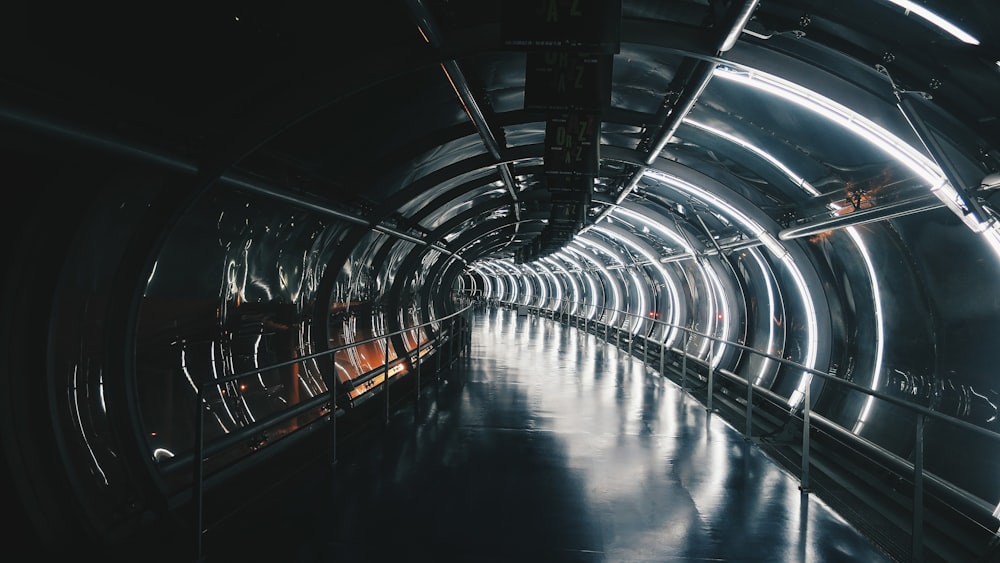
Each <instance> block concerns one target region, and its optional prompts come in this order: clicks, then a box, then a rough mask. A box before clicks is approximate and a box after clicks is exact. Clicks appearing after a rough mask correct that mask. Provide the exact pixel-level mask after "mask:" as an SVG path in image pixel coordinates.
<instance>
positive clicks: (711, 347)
mask: <svg viewBox="0 0 1000 563" xmlns="http://www.w3.org/2000/svg"><path fill="white" fill-rule="evenodd" d="M713 356H715V340H712V339H709V340H708V403H707V408H708V410H712V391H713V388H714V387H715V384H714V382H713V380H714V379H715V377H714V376H715V367H714V366H713V365H712V357H713Z"/></svg>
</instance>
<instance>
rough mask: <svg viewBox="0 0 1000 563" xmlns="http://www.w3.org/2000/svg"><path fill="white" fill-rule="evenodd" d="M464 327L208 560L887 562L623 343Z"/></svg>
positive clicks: (545, 325) (489, 324) (518, 323)
mask: <svg viewBox="0 0 1000 563" xmlns="http://www.w3.org/2000/svg"><path fill="white" fill-rule="evenodd" d="M474 323H475V326H474V329H473V335H472V342H473V344H472V349H471V353H470V354H469V357H468V358H462V359H460V360H458V361H457V363H456V367H455V369H454V370H452V372H451V373H450V374H449V375H448V379H442V380H441V381H439V382H437V383H434V384H431V385H429V386H428V387H426V388H425V389H424V391H423V393H422V395H421V397H420V400H419V404H416V402H415V401H411V402H410V405H409V406H407V407H405V408H403V409H402V410H398V411H396V412H394V413H393V414H392V415H391V417H390V421H389V423H388V424H387V425H386V426H385V427H380V428H377V429H374V430H371V431H368V432H367V433H365V434H363V435H362V437H361V438H358V439H354V440H352V441H351V442H349V443H344V444H342V445H339V446H338V449H337V458H338V463H337V464H336V466H335V467H333V468H332V469H331V468H330V467H329V466H325V467H323V468H315V469H314V470H312V471H311V472H305V473H303V474H301V475H297V476H296V477H295V478H294V479H293V485H292V486H291V487H290V488H285V489H283V492H282V495H281V496H280V498H275V499H272V501H271V503H270V504H269V505H268V507H267V511H266V512H264V513H262V515H261V516H259V517H254V518H253V519H248V520H244V522H246V525H237V526H235V527H234V528H233V531H232V532H231V533H232V534H233V535H229V533H227V535H226V536H224V537H215V538H214V539H213V538H211V537H209V538H207V540H206V554H207V555H206V560H207V561H212V562H216V561H242V562H246V561H282V562H285V561H295V562H301V563H313V562H317V563H318V562H362V561H364V562H370V561H434V562H437V563H443V562H453V561H454V562H469V563H485V562H491V563H492V562H511V561H517V562H528V561H539V562H541V561H544V562H564V561H566V562H568V561H573V562H581V563H589V562H609V563H611V562H614V563H638V562H644V563H645V562H668V561H683V562H692V561H744V562H752V561H767V562H785V561H789V562H807V561H808V562H817V563H819V562H828V561H864V562H868V563H870V562H879V561H890V559H888V558H887V557H886V556H885V555H884V554H882V552H881V551H880V550H879V549H878V548H877V547H875V546H874V545H873V544H872V543H871V542H869V541H868V540H867V539H865V537H863V536H862V535H861V534H860V533H859V532H858V531H856V530H854V529H852V528H851V527H850V526H849V525H848V524H847V523H845V521H844V520H843V519H841V518H840V517H839V516H838V515H837V514H836V513H834V512H833V511H831V510H830V508H829V507H828V506H827V505H825V504H824V503H823V502H822V501H821V500H820V499H818V498H815V497H814V496H811V495H809V494H804V493H802V492H801V491H800V490H799V489H798V486H797V480H796V478H795V477H794V476H792V475H790V474H788V473H787V472H786V471H785V470H783V469H781V468H780V467H779V466H778V465H777V464H775V463H774V462H772V461H771V460H770V459H769V458H768V457H767V456H765V455H764V454H763V453H762V452H761V451H760V450H759V449H758V448H757V447H756V446H754V445H753V444H751V443H748V442H746V441H745V440H744V439H743V438H742V436H741V435H740V433H739V432H738V431H736V430H735V429H733V428H732V427H730V426H729V425H728V424H726V423H725V422H724V421H723V420H721V419H720V418H718V417H717V416H712V415H711V414H710V413H709V412H708V411H706V409H705V408H704V407H703V406H702V405H701V404H700V403H697V402H696V401H694V400H693V399H691V398H690V397H687V396H686V395H683V394H682V393H681V392H680V389H679V388H677V387H676V386H675V385H674V384H673V383H670V382H667V381H665V380H663V379H661V378H659V377H657V376H656V375H655V374H654V373H653V372H651V371H649V370H645V369H644V368H643V366H642V364H641V363H640V362H638V361H636V360H634V359H632V358H630V357H629V356H628V355H627V354H626V353H625V352H622V351H619V350H616V349H615V348H614V347H611V346H609V345H607V344H605V343H604V342H603V341H601V340H599V339H597V338H596V337H594V336H592V335H587V334H585V333H582V332H579V331H577V330H576V329H574V328H569V327H565V326H561V325H559V324H556V323H554V322H552V321H549V320H545V319H538V318H535V317H526V316H518V315H517V314H516V312H515V311H511V310H506V309H501V310H487V311H484V312H481V313H478V314H477V315H476V317H475V321H474ZM223 544H225V545H226V547H223Z"/></svg>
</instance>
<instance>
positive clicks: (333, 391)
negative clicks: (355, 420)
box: [330, 350, 340, 466]
mask: <svg viewBox="0 0 1000 563" xmlns="http://www.w3.org/2000/svg"><path fill="white" fill-rule="evenodd" d="M330 361H331V362H332V364H333V365H332V366H331V369H330V373H331V374H332V375H331V376H330V465H331V466H333V465H337V380H338V379H340V378H339V377H337V351H336V350H334V352H333V354H331V360H330Z"/></svg>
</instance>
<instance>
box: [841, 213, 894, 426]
mask: <svg viewBox="0 0 1000 563" xmlns="http://www.w3.org/2000/svg"><path fill="white" fill-rule="evenodd" d="M847 234H848V235H849V236H850V237H851V240H852V241H854V245H855V246H857V247H858V253H859V254H861V258H862V260H863V261H864V263H865V269H866V270H867V271H868V283H869V284H870V287H871V292H872V302H873V303H872V304H873V306H874V309H875V310H874V311H873V316H874V318H875V365H874V366H872V382H871V389H872V390H873V391H877V390H878V387H879V383H880V382H881V377H882V364H883V361H884V359H885V319H884V318H883V317H882V313H883V309H882V291H881V289H880V288H879V283H878V275H877V271H876V270H875V264H874V263H873V262H872V258H871V253H870V252H869V251H868V247H867V246H865V243H864V241H863V240H861V233H859V232H858V231H857V229H855V228H854V227H849V228H848V229H847ZM874 403H875V397H874V396H872V395H868V398H867V399H865V405H864V407H863V408H862V409H861V413H860V414H859V415H858V420H857V422H855V424H854V428H853V432H854V433H855V434H858V433H860V432H861V430H862V428H863V427H864V425H865V422H867V421H868V414H869V412H871V409H872V407H873V406H874Z"/></svg>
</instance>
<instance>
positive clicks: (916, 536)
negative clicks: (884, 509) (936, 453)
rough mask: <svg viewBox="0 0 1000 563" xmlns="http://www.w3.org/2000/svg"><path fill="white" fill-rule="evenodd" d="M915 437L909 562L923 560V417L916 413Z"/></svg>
mask: <svg viewBox="0 0 1000 563" xmlns="http://www.w3.org/2000/svg"><path fill="white" fill-rule="evenodd" d="M916 431H917V435H916V441H915V442H914V444H913V532H912V535H911V537H912V541H913V544H912V547H911V548H910V554H911V560H912V561H916V562H920V561H923V560H924V415H923V414H920V413H917V430H916Z"/></svg>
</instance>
